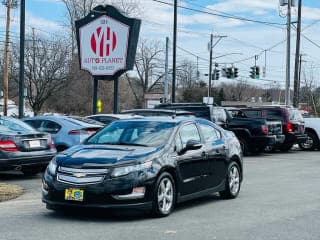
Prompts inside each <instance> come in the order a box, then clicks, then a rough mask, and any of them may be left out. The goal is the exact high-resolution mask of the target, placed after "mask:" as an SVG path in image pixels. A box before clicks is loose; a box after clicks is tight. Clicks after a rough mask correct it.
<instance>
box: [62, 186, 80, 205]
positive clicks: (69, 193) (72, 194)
mask: <svg viewBox="0 0 320 240" xmlns="http://www.w3.org/2000/svg"><path fill="white" fill-rule="evenodd" d="M83 194H84V191H83V190H80V189H76V188H67V189H66V190H65V192H64V199H65V200H68V201H78V202H82V201H83Z"/></svg>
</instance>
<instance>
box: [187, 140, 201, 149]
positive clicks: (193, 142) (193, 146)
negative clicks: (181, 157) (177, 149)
mask: <svg viewBox="0 0 320 240" xmlns="http://www.w3.org/2000/svg"><path fill="white" fill-rule="evenodd" d="M201 147H202V144H201V143H200V142H199V141H197V140H193V139H191V140H188V142H187V144H186V147H185V151H188V150H197V149H200V148H201Z"/></svg>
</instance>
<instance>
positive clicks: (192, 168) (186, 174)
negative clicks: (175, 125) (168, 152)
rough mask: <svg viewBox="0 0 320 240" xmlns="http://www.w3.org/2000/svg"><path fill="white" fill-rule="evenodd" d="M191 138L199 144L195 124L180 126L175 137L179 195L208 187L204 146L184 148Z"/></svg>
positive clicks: (199, 140) (199, 138) (198, 135)
mask: <svg viewBox="0 0 320 240" xmlns="http://www.w3.org/2000/svg"><path fill="white" fill-rule="evenodd" d="M190 140H193V141H197V142H199V144H201V137H200V134H199V131H198V128H197V127H196V125H195V124H193V123H192V124H187V125H184V126H182V127H181V128H180V129H179V131H178V133H177V134H176V137H175V146H176V152H177V166H178V169H179V174H180V177H181V179H182V183H181V189H180V192H181V195H187V194H191V193H194V192H198V191H201V190H204V189H206V188H207V187H208V177H209V170H208V167H209V165H208V159H207V157H206V153H205V148H204V146H202V145H201V147H200V148H199V149H194V150H185V149H186V145H187V142H188V141H190Z"/></svg>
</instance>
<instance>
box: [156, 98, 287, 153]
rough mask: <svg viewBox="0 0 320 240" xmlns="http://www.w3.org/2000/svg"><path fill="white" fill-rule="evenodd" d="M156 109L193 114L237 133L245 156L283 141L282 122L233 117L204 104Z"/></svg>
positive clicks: (226, 111) (223, 110) (162, 106)
mask: <svg viewBox="0 0 320 240" xmlns="http://www.w3.org/2000/svg"><path fill="white" fill-rule="evenodd" d="M155 108H156V109H173V110H184V111H189V112H192V113H193V114H194V115H195V116H197V117H202V118H206V119H209V120H211V121H213V122H215V123H217V124H218V125H220V126H221V127H223V128H224V129H227V130H230V131H232V132H234V133H235V135H236V136H237V138H238V139H239V141H240V143H241V147H242V150H243V153H244V154H245V155H247V154H249V153H250V152H251V153H259V152H262V151H263V150H264V149H265V148H266V147H267V146H272V145H274V144H276V142H277V140H278V141H279V139H281V140H283V139H284V137H283V136H282V135H281V134H282V127H281V123H280V122H268V121H266V120H265V119H252V118H245V117H237V116H233V115H232V114H231V113H230V112H229V111H228V110H227V109H225V108H222V107H217V106H210V105H207V104H203V103H198V104H197V103H192V104H189V103H171V104H170V103H167V104H160V105H157V106H155Z"/></svg>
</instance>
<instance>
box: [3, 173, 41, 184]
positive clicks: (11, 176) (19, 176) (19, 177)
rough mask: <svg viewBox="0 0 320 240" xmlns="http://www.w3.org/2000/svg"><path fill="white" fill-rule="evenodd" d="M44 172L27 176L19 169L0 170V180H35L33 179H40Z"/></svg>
mask: <svg viewBox="0 0 320 240" xmlns="http://www.w3.org/2000/svg"><path fill="white" fill-rule="evenodd" d="M42 174H43V173H42V172H41V173H38V174H36V175H34V176H26V175H24V174H23V173H22V172H18V171H5V172H0V181H6V182H10V181H19V180H33V179H40V178H41V177H42Z"/></svg>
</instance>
